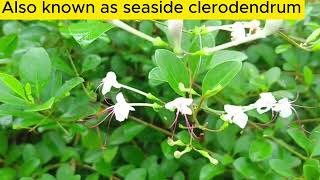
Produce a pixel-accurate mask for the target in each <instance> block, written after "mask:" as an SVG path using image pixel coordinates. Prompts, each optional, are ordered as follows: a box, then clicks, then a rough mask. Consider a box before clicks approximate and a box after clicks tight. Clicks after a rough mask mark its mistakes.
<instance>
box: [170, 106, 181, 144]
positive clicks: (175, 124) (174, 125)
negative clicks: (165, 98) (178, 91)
mask: <svg viewBox="0 0 320 180" xmlns="http://www.w3.org/2000/svg"><path fill="white" fill-rule="evenodd" d="M179 113H180V112H179V111H177V113H176V118H175V120H174V121H173V123H172V124H171V126H170V128H171V127H172V126H173V130H172V131H173V132H172V137H171V138H173V136H174V133H175V131H176V128H177V124H178V118H179Z"/></svg>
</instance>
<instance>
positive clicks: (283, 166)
mask: <svg viewBox="0 0 320 180" xmlns="http://www.w3.org/2000/svg"><path fill="white" fill-rule="evenodd" d="M269 164H270V167H271V169H273V170H274V171H275V172H276V173H278V174H280V175H282V176H285V177H293V176H294V172H293V170H292V168H291V166H290V165H289V164H288V162H287V161H284V160H280V159H271V160H270V161H269Z"/></svg>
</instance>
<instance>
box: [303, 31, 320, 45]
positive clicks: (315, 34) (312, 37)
mask: <svg viewBox="0 0 320 180" xmlns="http://www.w3.org/2000/svg"><path fill="white" fill-rule="evenodd" d="M319 36H320V28H318V29H316V30H314V31H313V32H312V33H311V34H310V35H309V36H308V38H307V40H306V43H311V42H313V41H316V40H317V39H318V37H319Z"/></svg>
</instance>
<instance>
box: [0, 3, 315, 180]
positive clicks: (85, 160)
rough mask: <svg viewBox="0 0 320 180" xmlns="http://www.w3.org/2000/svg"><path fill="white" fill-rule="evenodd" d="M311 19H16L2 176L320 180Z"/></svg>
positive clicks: (5, 80) (0, 86) (6, 87)
mask: <svg viewBox="0 0 320 180" xmlns="http://www.w3.org/2000/svg"><path fill="white" fill-rule="evenodd" d="M310 9H311V10H310V11H309V15H308V18H306V19H305V20H304V21H296V22H291V21H281V20H267V21H258V20H253V21H235V22H233V21H216V20H215V21H181V20H169V21H140V22H138V21H130V22H123V21H120V20H112V21H106V22H102V21H50V22H47V21H31V22H19V21H7V22H2V23H1V27H2V31H1V33H2V36H1V38H0V58H1V61H0V62H1V73H0V93H1V94H0V102H1V105H0V123H1V131H0V142H1V146H0V155H1V158H0V162H1V168H0V179H8V180H10V179H27V180H28V179H40V180H51V179H57V180H62V179H88V180H95V179H96V180H98V179H108V178H109V179H128V180H131V179H132V180H136V179H138V180H140V179H152V180H154V179H159V180H162V179H175V180H178V179H201V180H204V179H258V178H259V179H260V178H262V179H310V180H311V179H312V180H313V179H319V177H320V170H319V169H320V168H319V155H320V151H319V147H320V134H319V130H320V129H319V128H320V127H319V126H318V122H319V121H320V120H319V115H320V112H319V97H320V91H319V90H320V84H319V81H320V77H319V75H318V73H319V72H318V70H319V66H320V65H319V60H318V59H319V57H320V54H319V52H318V50H319V43H320V42H319V35H320V33H319V32H320V31H319V28H320V24H319V22H318V20H319V19H318V17H317V16H315V14H317V13H318V10H317V9H315V8H314V6H310Z"/></svg>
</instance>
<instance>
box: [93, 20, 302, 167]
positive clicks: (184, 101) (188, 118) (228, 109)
mask: <svg viewBox="0 0 320 180" xmlns="http://www.w3.org/2000/svg"><path fill="white" fill-rule="evenodd" d="M109 22H110V23H111V24H113V25H115V26H117V27H120V28H122V29H123V30H126V31H128V32H130V33H132V34H134V35H136V36H139V37H141V38H144V39H146V40H148V41H150V42H152V43H153V44H154V45H158V46H167V43H164V42H163V41H162V40H161V39H160V38H153V37H150V36H148V35H146V34H144V33H142V32H140V31H138V30H135V29H133V28H131V27H130V26H128V25H127V24H125V23H123V22H122V21H119V20H112V21H109ZM282 23H283V22H282V21H280V20H278V21H266V23H265V26H264V28H261V27H260V21H257V20H253V21H250V22H235V23H233V24H230V25H222V26H208V27H206V26H203V27H199V28H197V29H195V30H194V31H190V32H188V33H195V34H196V35H199V41H200V42H199V43H200V47H201V49H199V50H198V51H196V52H187V51H184V50H183V46H182V41H183V40H182V39H183V21H182V20H168V21H167V28H168V29H167V33H168V36H169V37H170V38H171V40H172V45H173V50H174V53H173V52H170V51H168V50H164V49H160V50H157V51H156V55H155V59H156V63H157V65H158V67H157V68H158V69H157V70H156V72H155V71H152V72H151V75H153V76H157V77H160V79H161V80H162V81H165V82H168V83H169V85H170V86H171V88H172V89H173V90H174V91H175V92H176V93H177V98H176V99H173V100H169V101H168V102H165V101H164V100H161V97H156V96H154V95H152V94H151V93H149V92H143V91H142V90H139V89H136V88H133V87H130V86H127V85H125V84H121V83H119V82H118V81H117V76H116V73H115V72H108V73H107V74H106V77H105V78H104V79H103V80H102V81H101V84H100V86H99V87H101V93H102V95H104V96H107V95H108V92H110V90H111V88H116V89H126V90H129V91H131V92H132V93H137V94H139V95H142V96H145V97H146V98H147V99H149V100H150V101H152V103H145V102H138V103H137V102H135V103H131V102H130V103H128V102H127V101H126V100H125V98H124V96H123V94H122V93H121V92H119V93H118V94H117V95H116V103H115V105H112V106H110V107H108V108H106V109H105V112H106V117H105V119H107V118H108V117H110V119H111V118H112V117H113V116H114V115H115V119H116V120H118V121H120V122H122V121H124V120H125V119H127V118H128V117H129V113H130V112H131V111H135V108H138V107H141V108H143V107H149V108H150V107H151V108H153V109H154V110H156V111H157V110H159V109H162V108H163V109H166V110H168V111H172V112H174V113H175V118H174V119H173V122H172V124H171V126H170V127H171V128H172V131H173V133H172V134H173V135H172V137H169V139H168V144H169V145H170V146H175V145H177V146H182V147H184V150H183V151H176V152H175V153H174V156H175V157H176V158H180V157H181V156H182V155H183V154H185V153H187V152H190V151H191V150H195V151H197V152H199V153H200V154H201V155H203V156H204V157H206V158H208V159H209V161H210V162H211V163H212V164H217V163H218V160H216V159H215V158H213V157H212V156H211V155H210V154H209V152H207V151H206V150H203V149H198V148H197V147H196V146H194V145H193V140H194V139H196V140H197V139H200V135H201V134H202V132H201V131H223V130H224V129H225V128H226V127H227V126H228V124H229V123H230V124H232V123H234V124H236V125H237V126H239V127H240V128H242V129H243V128H245V127H246V125H247V123H248V119H249V118H248V115H247V114H246V112H248V111H256V112H257V113H258V114H263V113H267V112H271V113H272V118H273V119H275V118H276V116H277V115H278V114H279V116H280V117H281V118H288V117H289V116H291V115H292V113H293V112H294V113H295V114H296V115H297V112H296V110H295V109H294V106H295V105H294V104H293V101H289V100H288V98H286V97H283V98H281V99H279V100H276V98H275V97H274V96H273V95H272V93H270V92H264V93H261V94H260V97H259V99H258V100H257V101H256V102H254V103H251V104H249V105H231V104H225V105H224V109H223V110H215V109H211V108H210V107H208V106H207V105H206V101H207V100H208V99H209V98H210V97H212V96H213V95H215V94H217V93H218V92H219V91H221V90H222V89H223V88H224V87H226V86H227V85H228V84H229V83H230V82H231V81H232V79H233V78H234V77H235V76H236V75H237V73H238V72H239V71H240V70H241V66H242V63H241V61H238V60H235V61H232V60H230V61H225V62H223V61H222V62H219V64H215V65H214V66H213V67H212V68H211V69H208V71H207V72H206V73H205V72H202V73H203V74H205V76H204V78H203V81H202V84H201V85H198V86H200V87H197V89H202V94H201V93H199V92H197V90H196V89H194V87H195V84H197V82H198V81H199V79H198V78H199V77H198V75H199V74H200V70H199V69H202V68H203V67H202V66H203V63H205V62H202V58H203V56H208V55H210V54H212V53H214V52H216V51H220V50H223V49H226V48H229V47H233V46H237V45H239V44H243V43H247V42H250V41H254V40H257V39H262V38H266V37H267V36H269V35H271V34H273V33H275V32H277V31H278V30H279V28H280V27H281V25H282ZM217 30H224V31H227V32H229V33H230V36H231V41H230V42H228V43H225V44H221V45H218V46H215V47H204V46H203V44H202V42H201V41H202V40H201V36H202V35H203V34H206V33H210V32H213V31H217ZM194 56H195V57H198V59H196V60H195V61H196V62H188V58H190V57H191V58H193V57H194ZM194 63H195V64H194ZM193 66H196V67H193ZM192 68H194V69H192ZM201 86H202V87H201ZM120 91H121V90H120ZM200 111H204V112H206V113H214V114H216V115H218V116H220V119H221V120H223V121H224V122H225V123H224V125H223V126H222V127H221V128H220V129H217V130H213V129H209V128H207V127H206V122H204V124H201V122H200V121H199V120H198V113H199V112H200ZM180 119H183V120H182V121H180ZM178 124H179V127H181V128H182V129H187V130H188V132H189V134H190V142H189V143H184V142H182V141H181V140H174V139H175V137H174V134H175V130H176V127H177V125H178ZM195 129H199V130H200V132H195Z"/></svg>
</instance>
